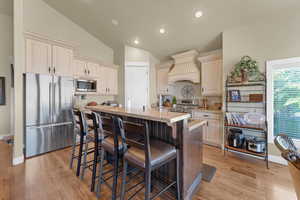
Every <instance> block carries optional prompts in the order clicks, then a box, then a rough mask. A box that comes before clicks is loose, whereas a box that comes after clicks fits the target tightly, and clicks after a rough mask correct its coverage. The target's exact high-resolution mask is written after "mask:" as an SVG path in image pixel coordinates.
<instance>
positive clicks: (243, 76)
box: [241, 70, 248, 82]
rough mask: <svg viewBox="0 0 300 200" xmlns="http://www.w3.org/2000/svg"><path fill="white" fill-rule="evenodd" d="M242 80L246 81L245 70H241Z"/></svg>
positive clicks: (246, 74) (246, 73)
mask: <svg viewBox="0 0 300 200" xmlns="http://www.w3.org/2000/svg"><path fill="white" fill-rule="evenodd" d="M241 72H242V82H248V72H247V71H246V70H242V71H241Z"/></svg>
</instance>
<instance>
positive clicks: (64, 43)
mask: <svg viewBox="0 0 300 200" xmlns="http://www.w3.org/2000/svg"><path fill="white" fill-rule="evenodd" d="M24 37H25V39H34V40H39V41H42V42H47V43H49V44H52V45H59V46H63V47H66V48H69V49H72V50H73V51H74V49H75V48H76V47H78V46H79V44H75V43H73V42H67V41H63V40H56V39H52V38H49V37H48V36H45V35H42V34H40V33H35V32H30V31H24Z"/></svg>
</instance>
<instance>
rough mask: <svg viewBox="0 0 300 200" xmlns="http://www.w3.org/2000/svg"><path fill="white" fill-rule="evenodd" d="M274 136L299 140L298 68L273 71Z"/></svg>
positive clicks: (299, 96) (299, 91)
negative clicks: (281, 135) (283, 135)
mask: <svg viewBox="0 0 300 200" xmlns="http://www.w3.org/2000/svg"><path fill="white" fill-rule="evenodd" d="M273 81H274V82H273V87H274V88H273V91H274V93H273V97H274V104H273V105H274V107H273V109H274V116H273V117H274V135H275V136H276V135H278V134H280V133H284V134H286V135H288V136H289V137H291V138H294V139H300V67H288V68H284V69H274V71H273Z"/></svg>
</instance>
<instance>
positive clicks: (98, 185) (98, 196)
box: [96, 149, 104, 198]
mask: <svg viewBox="0 0 300 200" xmlns="http://www.w3.org/2000/svg"><path fill="white" fill-rule="evenodd" d="M103 163H104V149H101V151H100V165H99V177H98V183H97V188H96V195H97V198H100V196H101V184H102V178H103V177H102V176H103Z"/></svg>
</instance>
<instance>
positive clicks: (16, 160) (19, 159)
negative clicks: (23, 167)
mask: <svg viewBox="0 0 300 200" xmlns="http://www.w3.org/2000/svg"><path fill="white" fill-rule="evenodd" d="M23 162H24V156H20V157H17V158H14V159H13V165H14V166H16V165H19V164H22V163H23Z"/></svg>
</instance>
